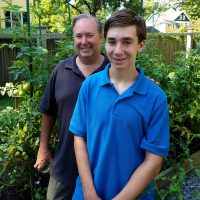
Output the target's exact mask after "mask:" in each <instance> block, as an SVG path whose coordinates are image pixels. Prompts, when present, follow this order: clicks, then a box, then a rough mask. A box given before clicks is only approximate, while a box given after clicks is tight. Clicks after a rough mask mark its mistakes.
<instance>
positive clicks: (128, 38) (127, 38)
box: [107, 37, 134, 41]
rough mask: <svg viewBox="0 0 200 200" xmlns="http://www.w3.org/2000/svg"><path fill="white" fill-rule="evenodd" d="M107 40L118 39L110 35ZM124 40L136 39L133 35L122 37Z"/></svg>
mask: <svg viewBox="0 0 200 200" xmlns="http://www.w3.org/2000/svg"><path fill="white" fill-rule="evenodd" d="M107 40H116V38H114V37H108V38H107ZM122 40H129V41H133V40H134V39H133V38H132V37H124V38H122Z"/></svg>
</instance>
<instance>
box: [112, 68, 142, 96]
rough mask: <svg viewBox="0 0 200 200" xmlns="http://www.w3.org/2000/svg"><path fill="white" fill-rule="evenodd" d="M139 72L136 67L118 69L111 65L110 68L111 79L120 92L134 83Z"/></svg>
mask: <svg viewBox="0 0 200 200" xmlns="http://www.w3.org/2000/svg"><path fill="white" fill-rule="evenodd" d="M138 74H139V73H138V71H137V70H136V68H135V67H134V68H130V69H116V68H114V67H112V65H111V67H110V69H109V76H110V81H111V82H112V83H113V85H114V87H115V89H116V91H117V92H118V94H122V93H123V92H124V91H125V90H127V89H128V88H129V87H130V86H131V85H133V83H134V82H135V81H136V79H137V77H138Z"/></svg>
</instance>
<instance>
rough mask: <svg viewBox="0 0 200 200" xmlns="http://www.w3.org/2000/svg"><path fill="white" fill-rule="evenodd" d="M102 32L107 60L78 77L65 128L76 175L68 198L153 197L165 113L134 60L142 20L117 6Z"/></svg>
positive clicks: (165, 139) (158, 92) (163, 101)
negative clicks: (77, 90)
mask: <svg viewBox="0 0 200 200" xmlns="http://www.w3.org/2000/svg"><path fill="white" fill-rule="evenodd" d="M104 37H105V39H106V51H107V55H108V57H109V60H110V62H111V64H109V65H107V67H106V68H105V70H104V71H102V72H99V73H97V74H95V75H92V76H91V77H89V78H88V79H87V80H86V81H85V82H84V83H83V85H82V87H81V90H80V93H79V97H78V101H77V104H76V107H75V111H74V114H73V117H72V120H71V123H70V128H69V129H70V131H71V132H72V133H74V146H75V154H76V159H77V164H78V170H79V175H80V176H79V177H78V179H77V182H76V189H75V192H74V195H73V199H74V200H82V199H86V200H100V199H102V200H111V199H113V200H133V199H136V198H139V199H141V200H153V199H155V193H154V189H153V179H154V177H155V176H156V175H157V174H158V173H159V171H160V169H161V166H162V161H163V156H166V155H167V154H168V148H169V116H168V106H167V98H166V96H165V94H164V92H163V91H162V89H160V88H159V87H158V86H157V85H156V84H155V83H153V82H152V81H150V80H149V79H148V78H146V77H145V75H144V73H143V71H142V70H141V69H139V68H137V67H136V66H135V61H136V56H137V53H138V52H139V51H141V50H142V49H143V48H144V41H145V39H146V25H145V22H144V20H143V19H142V18H141V17H140V16H137V15H136V14H135V12H133V11H130V10H119V11H116V12H114V13H113V14H112V15H111V17H110V18H109V19H108V20H107V21H106V23H105V27H104ZM152 67H153V66H152Z"/></svg>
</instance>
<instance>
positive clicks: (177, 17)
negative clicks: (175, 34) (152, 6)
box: [146, 8, 191, 33]
mask: <svg viewBox="0 0 200 200" xmlns="http://www.w3.org/2000/svg"><path fill="white" fill-rule="evenodd" d="M190 22H191V20H190V18H189V17H188V15H187V14H186V13H185V12H184V11H181V10H175V9H173V8H169V9H168V10H166V11H165V12H156V11H155V12H154V13H153V14H152V15H150V16H149V17H148V18H147V20H146V25H147V28H150V27H153V28H154V29H156V30H158V31H160V32H164V33H166V32H170V31H171V30H176V29H178V28H180V27H181V26H183V25H190Z"/></svg>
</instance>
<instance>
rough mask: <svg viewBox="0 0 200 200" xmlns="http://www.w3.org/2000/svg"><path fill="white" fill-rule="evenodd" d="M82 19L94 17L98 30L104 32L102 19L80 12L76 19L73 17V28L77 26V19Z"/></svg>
mask: <svg viewBox="0 0 200 200" xmlns="http://www.w3.org/2000/svg"><path fill="white" fill-rule="evenodd" d="M80 19H93V20H94V21H95V22H96V25H97V29H98V32H99V33H100V34H101V33H102V24H101V22H100V20H98V19H97V18H96V17H94V16H92V15H90V14H79V15H76V16H75V17H74V19H73V22H72V30H74V27H75V25H76V23H77V21H79V20H80Z"/></svg>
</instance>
